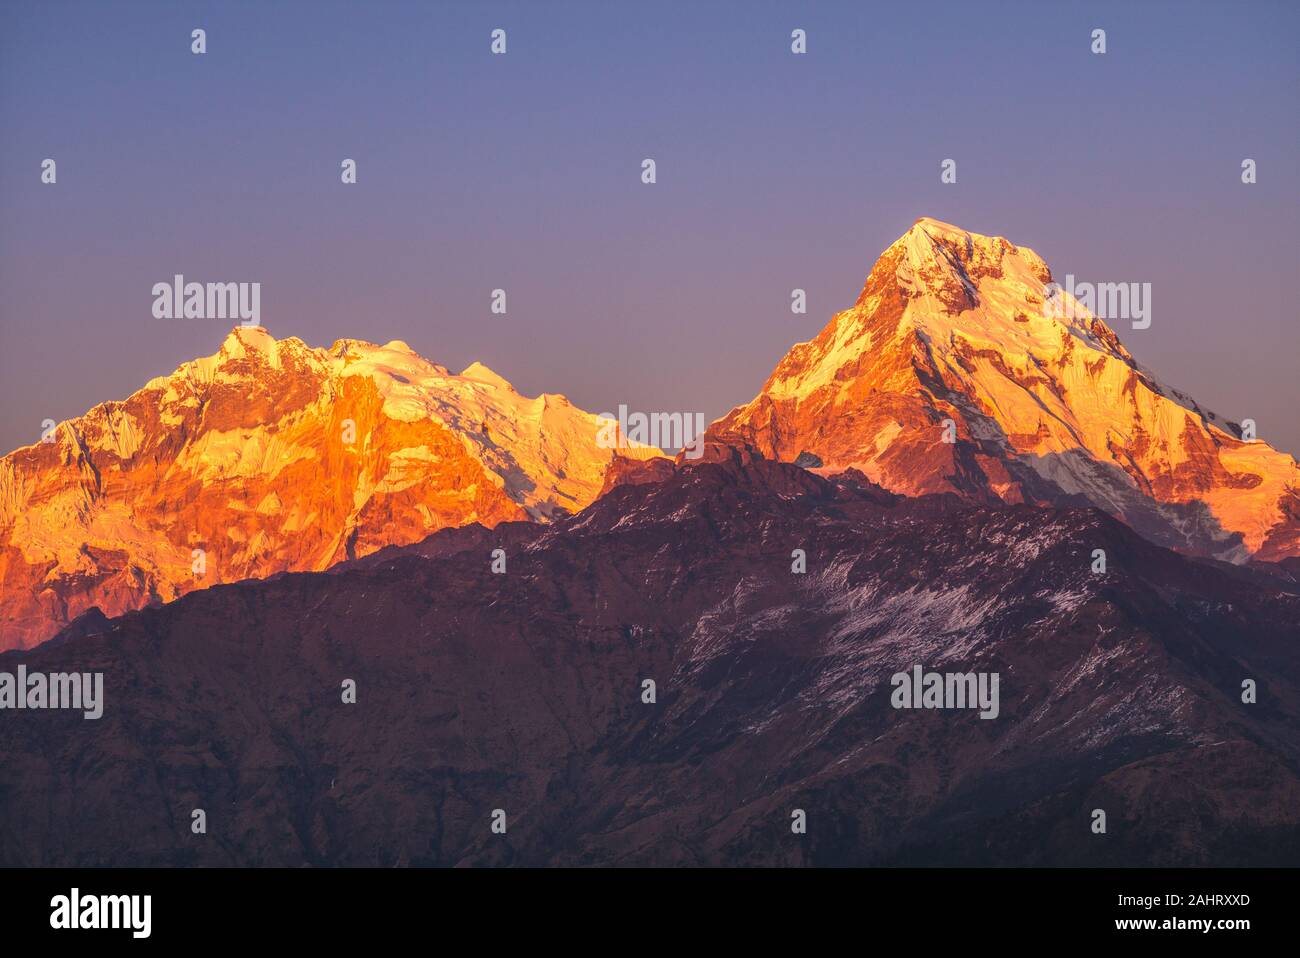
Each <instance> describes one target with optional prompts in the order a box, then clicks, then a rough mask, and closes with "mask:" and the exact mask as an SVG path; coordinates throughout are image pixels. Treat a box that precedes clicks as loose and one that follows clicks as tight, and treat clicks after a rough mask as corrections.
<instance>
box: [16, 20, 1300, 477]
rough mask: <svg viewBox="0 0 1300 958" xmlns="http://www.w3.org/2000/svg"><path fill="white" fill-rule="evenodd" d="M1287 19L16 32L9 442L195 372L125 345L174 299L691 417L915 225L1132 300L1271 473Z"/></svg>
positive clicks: (1289, 237) (206, 324)
mask: <svg viewBox="0 0 1300 958" xmlns="http://www.w3.org/2000/svg"><path fill="white" fill-rule="evenodd" d="M195 27H203V28H204V29H206V30H207V34H208V53H206V54H205V55H203V56H194V55H192V54H191V53H190V31H191V30H192V29H193V28H195ZM494 27H503V28H505V29H506V30H507V31H508V44H509V52H508V53H507V54H506V55H505V56H496V57H494V56H492V55H491V54H490V53H489V50H488V43H489V33H490V31H491V30H492V29H493V28H494ZM795 27H802V28H804V29H806V30H807V31H808V38H809V41H808V42H809V52H808V54H807V55H805V56H794V55H792V54H791V53H790V50H789V35H790V31H791V29H793V28H795ZM1094 27H1102V28H1105V29H1106V31H1107V45H1108V52H1107V53H1106V54H1105V55H1103V56H1096V55H1093V54H1092V53H1091V52H1090V51H1089V34H1090V32H1091V31H1092V29H1093V28H1094ZM1298 27H1300V5H1297V4H1294V3H1267V2H1255V3H1233V4H1226V3H1225V4H1200V3H1171V4H1160V3H1152V2H1144V3H1136V4H1135V3H1124V4H1115V5H1108V4H1102V3H1089V4H1077V5H1076V4H1057V3H1050V4H1048V3H1024V4H993V3H960V4H953V5H951V6H945V5H938V6H936V5H931V4H926V5H911V4H865V3H843V4H837V3H830V2H818V3H815V4H794V3H771V4H762V3H758V4H755V3H746V4H728V3H722V2H709V3H665V2H656V3H649V4H644V5H641V4H623V3H619V4H613V3H594V2H593V3H553V2H547V3H519V4H488V3H485V4H473V5H470V4H463V3H428V2H425V3H412V4H401V3H353V4H340V3H311V4H296V3H288V2H276V3H229V2H227V3H220V4H217V3H212V4H198V3H184V2H173V0H167V2H157V3H106V2H93V3H84V4H78V3H64V2H60V3H41V4H36V3H22V2H7V3H5V5H4V6H3V7H0V447H2V449H3V450H4V451H7V450H9V449H12V448H14V447H16V446H18V445H23V444H26V443H28V442H33V441H35V440H36V439H37V438H38V436H39V432H40V423H41V420H43V419H46V418H52V419H59V420H61V419H65V418H69V417H72V416H76V415H79V414H80V413H82V412H84V411H85V410H86V409H88V408H89V407H91V406H93V405H94V404H95V403H97V402H100V401H103V400H107V399H122V398H125V397H126V396H127V395H129V394H130V393H131V392H132V391H134V390H135V389H137V388H139V387H140V386H142V385H143V384H144V383H145V382H146V381H147V380H148V379H149V378H151V377H152V376H156V375H159V374H162V373H166V372H170V371H171V370H172V369H174V368H175V367H176V366H177V365H178V364H179V363H180V362H182V361H183V360H186V359H190V358H193V357H195V356H199V355H206V354H209V353H212V352H214V351H215V350H216V348H217V346H218V344H219V343H220V342H221V340H222V339H223V338H224V336H225V334H226V332H227V331H228V326H229V324H227V323H224V322H222V321H219V320H189V321H186V320H170V321H169V320H157V319H154V318H153V317H152V315H151V310H150V308H151V304H152V296H151V293H150V290H151V287H152V286H153V284H154V283H156V282H159V281H167V280H170V278H171V277H172V275H173V274H174V273H177V272H180V273H184V274H185V275H186V276H187V277H189V278H192V279H196V280H214V281H216V280H238V281H257V282H260V283H261V284H262V315H263V322H264V324H265V325H266V326H267V328H268V329H270V330H271V332H272V333H273V334H275V335H276V336H281V337H282V336H288V335H296V336H299V337H301V338H303V339H304V340H306V341H307V342H308V343H310V344H312V345H328V344H329V343H331V342H332V341H333V340H335V339H337V338H340V337H345V336H347V337H356V338H361V339H369V340H372V341H375V342H379V343H383V342H386V341H388V340H390V339H403V340H405V341H407V342H408V343H410V344H411V346H412V347H413V348H414V349H416V350H417V351H418V352H420V353H421V354H423V355H425V356H427V357H428V358H430V359H432V360H434V361H436V362H440V363H443V364H444V365H447V366H449V367H452V368H453V369H455V370H459V369H461V368H463V367H464V366H466V365H468V364H469V363H470V362H472V361H473V360H476V359H477V360H481V361H482V362H484V363H486V364H487V365H489V366H491V367H492V368H493V369H495V370H496V371H497V372H499V373H500V374H502V375H503V376H505V377H506V378H508V379H510V380H511V381H512V382H514V384H515V385H516V386H517V387H518V388H519V389H520V390H521V391H523V392H526V393H529V394H534V393H536V392H539V391H543V390H545V391H549V392H563V393H565V394H566V395H568V396H569V397H570V398H571V399H572V400H573V401H574V402H576V403H578V404H579V405H581V406H583V407H585V408H587V409H590V410H593V411H601V410H607V409H615V408H617V406H618V404H619V403H626V404H627V405H628V406H629V407H630V408H633V409H644V410H680V411H696V410H698V411H702V412H704V413H705V415H706V417H707V418H708V419H713V418H714V417H716V416H719V415H721V414H723V413H724V412H726V411H727V410H728V409H730V408H731V407H732V406H733V405H736V404H739V403H742V402H746V401H748V400H749V399H750V398H752V397H753V395H754V393H755V392H756V391H757V390H758V388H759V386H760V385H761V383H762V382H763V380H764V379H765V378H766V377H767V375H768V374H769V372H770V371H771V369H772V366H773V365H774V364H775V363H776V361H777V360H778V359H779V358H780V357H781V356H782V355H783V354H784V353H785V351H786V350H787V349H788V348H789V347H790V345H791V344H793V343H794V342H797V341H800V340H804V339H808V338H811V337H812V336H813V335H815V334H816V332H817V331H818V330H819V329H820V328H821V327H822V326H823V325H824V324H825V323H826V321H827V320H828V319H829V318H830V316H831V314H832V313H833V312H834V311H836V310H839V309H843V308H845V307H847V306H849V305H851V304H852V302H853V300H854V298H855V297H856V295H857V293H858V291H859V289H860V287H861V284H862V281H863V279H864V278H865V276H866V274H867V272H868V270H869V269H870V267H871V265H872V263H873V262H874V260H875V258H876V256H877V255H878V254H879V253H880V251H881V250H882V249H884V247H886V246H887V245H888V244H889V243H890V242H892V241H893V240H894V239H895V238H897V237H898V236H899V235H900V234H901V233H903V232H904V231H905V230H906V229H907V227H908V226H909V225H910V224H911V223H912V222H913V221H914V220H915V219H916V218H917V217H918V216H921V215H929V216H934V217H936V218H938V219H942V220H946V221H948V222H952V223H956V224H958V225H961V226H964V227H966V228H968V229H971V230H975V231H978V232H983V233H994V234H1000V235H1004V236H1006V237H1007V238H1008V239H1010V240H1011V241H1012V242H1014V243H1017V244H1021V245H1026V246H1031V247H1033V248H1034V249H1036V250H1037V251H1038V252H1039V253H1040V254H1042V255H1043V257H1044V258H1045V259H1046V260H1047V262H1048V263H1049V265H1051V266H1052V268H1053V270H1054V271H1055V273H1056V274H1057V275H1058V276H1059V277H1064V275H1065V274H1066V273H1067V272H1070V273H1073V274H1075V276H1077V277H1079V278H1081V279H1092V280H1097V281H1115V282H1119V281H1136V282H1150V283H1151V284H1152V287H1153V323H1152V326H1151V328H1150V329H1149V330H1145V331H1134V330H1131V329H1128V328H1127V325H1126V324H1123V323H1121V324H1117V331H1118V332H1119V335H1120V337H1121V339H1123V341H1124V342H1125V344H1126V345H1127V346H1128V348H1129V349H1130V350H1131V351H1132V352H1133V354H1134V355H1135V356H1136V357H1137V358H1138V359H1139V360H1140V361H1142V362H1143V363H1144V364H1146V365H1147V366H1149V367H1151V368H1152V369H1153V370H1155V372H1156V373H1158V374H1159V375H1160V376H1161V378H1162V379H1164V380H1165V381H1166V382H1168V383H1169V384H1170V385H1172V386H1176V387H1178V388H1180V389H1183V390H1185V391H1187V392H1189V393H1190V394H1192V395H1193V396H1195V397H1196V398H1197V399H1198V400H1199V401H1200V402H1201V403H1203V404H1204V405H1206V406H1208V407H1209V408H1211V409H1213V410H1215V411H1216V412H1218V413H1220V414H1222V415H1224V416H1226V417H1228V418H1230V419H1240V418H1243V417H1250V418H1253V419H1255V420H1256V421H1257V423H1258V425H1259V430H1260V435H1261V438H1263V439H1265V440H1268V441H1270V442H1272V443H1273V444H1274V445H1276V446H1278V447H1280V448H1283V449H1286V450H1288V451H1291V452H1296V451H1298V450H1300V422H1298V421H1297V417H1296V405H1297V403H1296V399H1297V392H1298V391H1300V387H1297V376H1296V370H1295V367H1296V360H1297V357H1300V331H1298V330H1300V324H1298V323H1297V316H1296V309H1295V306H1294V302H1295V300H1294V297H1293V295H1292V294H1291V290H1290V286H1291V283H1292V281H1293V277H1294V274H1295V272H1296V266H1295V259H1296V252H1297V230H1298V228H1300V189H1298V185H1300V161H1298V157H1300V142H1298V140H1300V132H1298V131H1300V127H1298V125H1297V122H1296V120H1297V98H1298V97H1300V62H1298V55H1297V49H1296V47H1297V44H1296V37H1297V34H1298V33H1300V31H1298V30H1297V28H1298ZM46 157H53V158H54V159H56V160H57V162H58V183H57V185H55V186H45V185H42V184H41V182H40V163H41V161H42V160H43V159H44V158H46ZM344 157H352V158H355V159H356V160H357V161H358V163H359V183H358V184H357V185H356V186H343V185H342V184H340V182H339V163H340V161H341V160H342V159H343V158H344ZM643 157H653V158H655V159H656V161H657V163H658V178H659V182H658V183H657V184H656V185H655V186H653V187H646V186H643V185H642V184H641V182H640V178H639V174H640V163H641V160H642V158H643ZM945 157H953V158H955V159H956V160H957V162H958V171H959V176H958V183H957V184H956V185H942V184H940V182H939V163H940V161H941V160H942V159H943V158H945ZM1245 157H1250V158H1253V159H1255V160H1256V161H1257V162H1258V168H1259V182H1258V183H1257V184H1255V185H1253V186H1244V185H1242V183H1241V182H1240V164H1241V161H1242V159H1243V158H1245ZM796 286H799V287H803V288H805V289H807V290H808V295H809V311H808V314H807V315H805V316H795V315H792V314H791V313H790V310H789V296H790V290H791V288H793V287H796ZM495 287H504V288H505V289H506V290H507V292H508V296H509V312H508V314H507V315H506V316H504V317H501V316H494V315H493V314H492V313H491V312H490V311H489V296H490V293H491V290H492V289H493V288H495Z"/></svg>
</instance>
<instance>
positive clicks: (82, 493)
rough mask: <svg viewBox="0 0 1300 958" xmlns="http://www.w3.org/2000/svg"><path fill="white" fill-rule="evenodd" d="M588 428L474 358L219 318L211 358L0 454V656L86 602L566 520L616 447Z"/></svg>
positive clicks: (134, 604)
mask: <svg viewBox="0 0 1300 958" xmlns="http://www.w3.org/2000/svg"><path fill="white" fill-rule="evenodd" d="M598 432H599V422H598V420H597V417H596V416H594V415H593V414H591V413H588V412H584V411H583V410H581V409H579V408H578V407H577V406H574V405H573V404H572V403H570V402H569V401H568V400H567V399H566V398H564V397H563V396H560V395H552V394H543V395H541V396H538V397H536V398H529V397H527V396H522V395H520V394H519V393H518V392H517V391H516V390H515V389H514V387H513V386H511V385H510V383H509V382H507V381H506V380H505V379H503V378H502V377H501V376H499V375H497V374H496V373H494V372H493V371H492V370H490V369H488V368H487V367H486V366H483V365H482V364H479V363H475V364H473V365H472V366H470V367H469V368H468V369H466V370H465V371H464V372H463V373H461V374H460V375H455V374H453V373H451V372H449V371H448V370H447V369H446V368H445V367H443V366H439V365H438V364H436V363H431V362H429V361H428V360H425V359H423V358H421V357H420V356H418V355H417V354H416V353H415V352H414V351H413V350H412V349H411V348H410V347H409V346H408V345H406V344H405V343H403V342H398V341H394V342H390V343H387V344H385V345H383V346H377V345H375V344H374V343H368V342H363V341H361V340H356V339H342V340H339V341H338V342H336V343H334V345H333V346H331V347H329V348H328V349H321V348H312V347H309V346H307V345H306V344H305V343H303V342H302V340H300V339H296V338H288V339H282V340H276V339H275V338H274V337H272V336H271V335H270V334H269V333H268V332H267V331H266V330H265V329H262V328H260V327H236V328H235V329H234V330H232V331H231V333H230V334H229V335H228V336H227V337H226V339H225V342H223V343H222V345H221V348H220V349H219V350H218V351H217V352H216V353H215V354H214V355H212V356H207V357H204V358H201V359H196V360H193V361H192V362H187V363H184V364H182V365H181V366H180V368H178V369H177V370H176V371H175V372H173V373H172V374H170V375H168V376H163V377H160V378H157V379H154V380H152V381H150V382H149V383H147V384H146V385H145V386H144V388H143V389H141V390H139V391H138V392H136V393H135V394H133V395H132V396H131V397H130V398H128V399H127V400H126V401H124V402H108V403H103V404H101V405H99V406H96V407H95V408H94V409H92V410H90V411H89V412H88V413H86V414H85V415H84V416H81V417H79V418H77V419H73V420H70V421H68V422H64V423H61V424H60V425H59V427H58V429H57V431H56V432H55V433H54V434H53V435H52V436H51V440H52V441H49V442H41V443H37V444H35V445H32V446H27V447H25V448H22V449H18V450H16V451H14V452H12V453H10V454H9V455H8V456H5V457H4V458H3V459H0V586H2V587H3V590H2V591H3V595H2V596H0V650H2V649H5V648H11V647H15V646H18V647H22V646H26V645H30V644H32V643H34V642H36V641H40V640H42V639H44V638H47V637H49V636H50V635H52V634H53V633H54V632H55V631H57V629H58V627H59V625H60V624H62V623H63V622H66V621H68V620H69V619H72V618H74V617H76V616H77V615H79V614H81V613H82V612H84V611H85V610H86V609H88V608H89V607H91V606H98V607H99V608H100V609H101V610H102V611H103V612H105V613H107V614H109V615H117V614H119V613H122V612H125V611H128V610H131V609H135V608H138V607H140V606H142V605H145V604H147V603H149V602H152V601H158V600H162V601H169V600H171V599H174V598H176V597H177V596H178V595H180V594H182V593H184V592H188V591H190V590H192V589H196V588H201V587H203V586H206V585H213V584H216V583H221V582H232V581H236V580H239V579H245V578H250V577H265V576H268V575H272V574H274V573H277V572H284V571H303V570H315V569H324V568H326V567H328V566H330V565H332V564H334V563H335V562H338V561H340V560H342V559H348V558H354V557H357V556H362V555H365V554H367V553H370V552H374V551H375V550H377V549H379V548H381V547H383V546H387V545H394V544H396V545H402V544H406V543H409V542H415V541H418V540H420V539H423V538H424V537H425V536H427V535H429V534H430V533H431V532H433V531H436V530H438V529H441V528H444V527H447V526H461V525H466V524H469V523H472V522H479V523H482V524H484V525H486V526H494V525H496V524H497V523H500V522H503V521H507V520H522V519H536V520H549V519H551V518H554V517H557V516H561V515H566V514H568V513H570V512H576V511H577V510H579V509H581V508H583V507H584V506H586V505H587V504H588V503H590V502H591V501H592V500H593V499H594V498H595V497H596V496H597V495H598V494H599V492H600V490H601V487H602V484H603V482H604V477H605V471H606V467H607V466H608V465H609V464H610V462H611V461H612V460H613V459H614V458H615V455H616V452H615V450H611V449H602V448H600V447H599V446H598V445H597V441H596V437H597V434H598ZM617 454H619V455H633V456H649V455H654V454H658V450H653V449H648V448H642V449H624V450H619V451H618V453H617Z"/></svg>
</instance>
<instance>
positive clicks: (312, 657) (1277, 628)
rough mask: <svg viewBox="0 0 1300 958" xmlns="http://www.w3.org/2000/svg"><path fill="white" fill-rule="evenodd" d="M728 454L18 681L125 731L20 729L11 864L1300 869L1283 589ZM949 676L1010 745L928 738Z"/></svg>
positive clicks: (165, 616)
mask: <svg viewBox="0 0 1300 958" xmlns="http://www.w3.org/2000/svg"><path fill="white" fill-rule="evenodd" d="M708 453H709V454H708V455H707V456H706V458H705V461H703V462H701V463H698V464H690V463H679V464H678V465H677V466H676V467H675V468H674V469H672V470H665V467H664V466H663V465H662V464H658V465H655V466H652V467H649V468H651V469H653V470H656V471H655V472H654V473H653V474H650V475H641V476H635V475H629V476H624V477H621V479H620V484H619V485H618V486H617V487H615V488H613V489H612V490H611V491H609V492H608V493H607V494H606V495H605V496H604V497H603V498H601V499H600V500H598V501H597V502H596V503H595V504H594V505H592V506H591V507H589V508H588V509H587V510H585V511H584V512H582V513H580V514H578V515H576V516H573V517H571V518H568V519H565V520H562V521H560V522H559V523H557V524H556V525H554V526H551V527H542V526H537V525H533V524H528V523H507V524H504V525H502V526H499V527H498V528H497V529H494V530H485V529H482V528H477V527H471V528H468V529H458V530H448V531H444V532H442V533H439V534H437V535H435V536H433V537H431V538H430V539H428V540H426V541H425V542H424V543H421V544H419V545H417V546H413V547H409V548H407V549H402V550H388V551H386V552H384V553H380V554H377V555H375V556H371V557H368V558H367V559H365V560H361V561H358V562H354V563H348V564H346V565H345V566H342V567H339V568H336V569H335V570H334V571H333V572H332V573H329V574H322V573H301V574H285V575H280V576H277V577H275V578H273V579H271V580H268V581H261V582H258V581H249V582H244V583H238V584H234V585H226V586H218V587H214V588H211V589H207V590H203V591H200V592H196V593H193V594H190V595H187V596H185V597H183V598H181V599H179V600H177V601H176V602H173V603H171V604H169V605H166V606H163V607H160V608H151V609H145V610H141V611H138V612H132V613H128V614H126V615H124V616H122V617H120V618H118V619H114V620H112V621H111V622H108V623H100V622H98V621H97V620H94V619H93V618H90V619H86V620H83V621H82V622H79V623H77V624H75V628H77V629H78V630H79V632H78V634H75V635H71V634H70V635H69V636H68V637H67V638H66V639H64V640H61V641H57V642H52V643H49V644H47V645H45V646H43V647H41V648H38V649H36V650H32V651H28V652H13V653H8V654H5V655H3V656H0V663H2V664H0V669H6V670H9V671H12V670H13V669H14V667H15V665H16V664H17V663H18V662H24V663H26V665H27V666H28V668H29V670H43V671H59V670H69V669H77V670H102V671H104V672H105V695H106V699H107V703H106V708H105V715H104V718H103V719H102V720H100V721H98V722H90V721H84V720H83V719H82V718H81V717H80V714H79V713H76V714H70V713H57V712H33V711H22V712H5V713H0V864H4V865H78V866H81V865H100V864H119V865H120V864H129V865H301V864H314V865H395V864H396V865H456V864H477V865H507V864H528V865H541V864H551V865H554V864H657V865H665V864H668V865H672V864H743V865H756V864H771V865H777V864H781V865H806V864H819V865H839V864H870V865H889V864H1038V865H1070V864H1082V865H1106V864H1120V865H1157V864H1218V865H1239V864H1264V863H1281V864H1296V863H1297V862H1300V777H1298V776H1300V658H1298V656H1297V641H1300V626H1298V625H1297V623H1300V597H1298V596H1297V595H1296V594H1295V593H1294V591H1291V587H1290V586H1289V585H1288V584H1287V583H1286V582H1285V581H1283V580H1281V579H1279V578H1277V577H1272V576H1264V575H1262V574H1258V575H1257V574H1254V573H1252V572H1250V570H1243V569H1237V570H1234V571H1233V573H1232V574H1227V573H1225V572H1224V571H1223V570H1222V569H1219V568H1217V567H1215V566H1214V565H1213V564H1210V563H1203V562H1198V561H1196V560H1192V559H1189V558H1186V557H1183V556H1180V555H1177V554H1175V553H1172V552H1169V551H1166V550H1163V549H1160V548H1158V547H1155V546H1153V545H1150V544H1148V543H1147V542H1145V541H1144V540H1142V539H1140V538H1138V537H1137V536H1136V535H1135V534H1133V533H1132V532H1131V531H1130V530H1129V529H1128V528H1127V527H1125V526H1123V525H1121V524H1120V523H1118V522H1116V521H1114V520H1112V519H1110V518H1108V517H1106V516H1104V515H1102V514H1100V513H1098V512H1096V511H1091V510H1040V509H1035V508H1032V507H1027V506H1015V507H997V508H991V507H986V506H977V505H972V504H969V503H962V502H960V501H958V500H957V499H956V497H951V496H947V497H944V496H928V497H922V498H919V499H903V498H899V497H895V496H893V495H891V494H889V493H886V492H884V491H883V490H880V489H879V488H877V487H874V486H872V485H871V484H870V483H868V482H866V481H865V480H864V479H862V478H861V477H855V476H852V475H849V476H845V477H840V478H838V479H835V480H828V479H824V478H821V477H819V476H816V475H813V474H811V473H808V472H806V471H804V470H802V469H799V468H797V467H794V466H791V465H783V464H776V463H772V462H768V461H765V460H762V459H756V458H754V457H753V456H751V455H750V454H748V453H747V452H744V451H734V450H720V449H717V448H713V447H711V448H710V449H709V450H708ZM497 547H501V548H504V549H505V550H506V552H507V555H508V572H507V573H506V574H505V575H494V574H492V573H491V572H490V569H489V565H490V559H489V553H490V551H491V550H492V549H493V548H497ZM796 548H802V549H804V550H806V552H807V560H808V572H807V574H805V575H795V574H792V573H791V551H792V550H793V549H796ZM1095 548H1102V549H1105V550H1106V553H1107V559H1108V567H1109V572H1108V574H1107V575H1106V576H1093V575H1092V574H1091V572H1090V562H1091V558H1090V556H1091V552H1092V550H1093V549H1095ZM69 632H71V629H70V630H69ZM915 664H920V665H923V666H924V667H925V668H927V669H935V670H939V671H963V672H964V671H970V670H990V671H997V672H999V673H1000V676H1001V715H1000V717H999V718H998V719H996V720H992V721H983V720H980V719H979V718H978V716H977V714H976V713H975V712H973V711H954V712H943V711H938V712H936V711H896V710H894V709H893V708H891V706H890V703H889V698H890V695H889V693H890V691H891V689H890V685H889V677H890V675H891V674H893V673H894V672H897V671H906V670H908V669H910V668H911V667H912V666H913V665H915ZM345 678H352V679H355V680H356V681H357V684H358V702H357V704H356V705H343V704H341V702H340V694H339V689H340V683H341V682H342V680H343V679H345ZM646 678H652V679H654V680H655V681H656V682H657V686H658V703H657V704H655V705H645V704H642V703H641V701H640V692H641V681H642V680H643V679H646ZM1245 678H1253V679H1255V680H1256V681H1257V683H1258V686H1259V702H1258V704H1255V705H1243V704H1242V703H1241V701H1240V685H1241V681H1242V680H1243V679H1245ZM193 808H204V809H205V810H206V812H207V816H208V834H207V835H205V836H196V835H193V834H191V832H190V828H189V825H190V811H191V809H193ZM496 808H502V809H505V810H506V812H507V814H508V822H509V831H508V834H506V835H505V836H500V835H494V834H492V833H491V831H490V830H489V822H490V815H491V813H492V810H493V809H496ZM795 808H802V809H805V810H806V812H807V815H808V834H806V835H803V836H797V835H793V834H792V833H791V829H790V814H791V810H792V809H795ZM1094 808H1103V809H1105V810H1106V812H1107V815H1108V820H1109V821H1108V824H1109V830H1108V834H1106V835H1104V836H1098V835H1093V834H1091V833H1090V830H1089V824H1090V817H1089V816H1090V812H1091V810H1092V809H1094Z"/></svg>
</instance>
